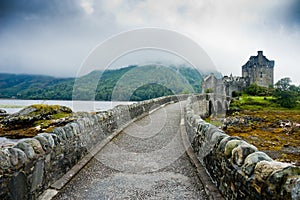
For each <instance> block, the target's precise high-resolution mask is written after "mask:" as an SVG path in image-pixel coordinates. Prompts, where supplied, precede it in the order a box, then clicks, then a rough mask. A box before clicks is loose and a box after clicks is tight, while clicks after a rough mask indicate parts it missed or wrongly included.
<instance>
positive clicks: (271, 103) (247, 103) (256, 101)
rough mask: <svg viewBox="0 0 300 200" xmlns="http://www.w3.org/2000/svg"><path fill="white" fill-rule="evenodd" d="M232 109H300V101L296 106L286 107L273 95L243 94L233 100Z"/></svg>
mask: <svg viewBox="0 0 300 200" xmlns="http://www.w3.org/2000/svg"><path fill="white" fill-rule="evenodd" d="M230 108H231V109H234V110H235V109H237V110H252V111H258V110H263V111H292V112H293V111H300V102H299V101H298V102H297V104H296V106H295V107H294V108H284V107H282V106H280V105H279V104H278V103H277V102H276V98H275V97H273V96H267V97H263V96H249V95H243V96H241V97H239V98H238V99H234V100H232V102H231V104H230Z"/></svg>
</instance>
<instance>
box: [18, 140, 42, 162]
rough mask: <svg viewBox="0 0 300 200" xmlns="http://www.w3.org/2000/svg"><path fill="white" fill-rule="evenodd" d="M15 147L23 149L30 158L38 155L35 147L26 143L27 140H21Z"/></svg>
mask: <svg viewBox="0 0 300 200" xmlns="http://www.w3.org/2000/svg"><path fill="white" fill-rule="evenodd" d="M14 148H19V149H21V150H22V151H23V152H24V153H25V154H26V156H27V158H28V159H30V160H32V159H34V158H36V156H37V155H36V153H35V151H34V149H33V147H32V146H31V145H30V144H28V143H26V142H25V140H21V141H19V142H18V144H17V145H15V146H14Z"/></svg>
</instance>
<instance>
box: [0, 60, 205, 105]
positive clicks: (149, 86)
mask: <svg viewBox="0 0 300 200" xmlns="http://www.w3.org/2000/svg"><path fill="white" fill-rule="evenodd" d="M201 82H202V74H201V73H199V72H198V71H197V70H196V69H194V68H189V67H186V66H170V67H163V66H159V65H147V66H142V67H141V66H128V67H125V68H121V69H115V70H106V71H104V72H103V71H92V72H91V73H89V74H87V75H85V76H82V77H79V78H55V77H51V76H42V75H25V74H20V75H17V74H3V73H2V74H0V98H17V99H49V100H72V99H76V100H93V99H96V100H111V99H113V100H134V101H139V100H145V99H150V98H155V97H159V96H164V95H170V94H181V93H200V92H201Z"/></svg>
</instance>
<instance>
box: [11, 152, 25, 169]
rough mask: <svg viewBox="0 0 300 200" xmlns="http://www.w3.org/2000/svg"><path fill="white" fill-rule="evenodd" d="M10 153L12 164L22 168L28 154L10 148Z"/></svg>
mask: <svg viewBox="0 0 300 200" xmlns="http://www.w3.org/2000/svg"><path fill="white" fill-rule="evenodd" d="M8 151H9V152H10V155H11V156H10V162H11V164H12V165H13V166H15V167H16V168H20V167H21V166H23V165H24V164H25V162H26V160H27V156H26V154H25V153H24V152H23V151H22V150H20V149H17V148H9V149H8Z"/></svg>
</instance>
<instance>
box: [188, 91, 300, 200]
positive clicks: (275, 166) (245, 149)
mask: <svg viewBox="0 0 300 200" xmlns="http://www.w3.org/2000/svg"><path fill="white" fill-rule="evenodd" d="M204 96H205V95H202V96H193V97H189V98H188V100H187V106H186V109H185V126H186V131H187V134H188V138H189V141H190V143H191V146H192V148H193V150H194V152H195V154H196V156H197V159H198V160H199V161H200V162H201V163H202V165H203V166H204V167H205V168H206V170H207V172H208V173H209V175H210V177H211V179H212V180H213V181H214V182H215V184H216V185H217V187H218V189H219V190H220V191H221V193H222V194H223V195H224V196H225V197H226V199H249V200H250V199H251V200H252V199H300V168H299V167H296V166H294V165H292V164H287V163H282V162H276V161H274V160H272V159H271V158H270V157H269V156H268V155H266V154H265V153H263V152H260V151H258V150H257V148H256V147H255V146H253V145H251V144H248V143H247V142H245V141H243V140H241V139H240V138H238V137H231V136H228V135H227V134H225V133H224V132H223V131H222V130H220V129H218V128H216V127H215V126H213V125H211V124H209V123H207V122H205V121H204V120H202V119H201V117H200V115H205V114H206V112H207V109H204V107H203V106H201V103H200V104H199V100H203V99H204ZM201 108H203V109H201ZM203 112H204V113H203Z"/></svg>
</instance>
